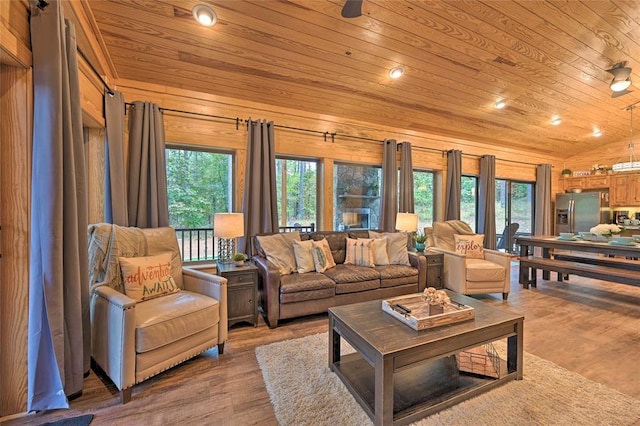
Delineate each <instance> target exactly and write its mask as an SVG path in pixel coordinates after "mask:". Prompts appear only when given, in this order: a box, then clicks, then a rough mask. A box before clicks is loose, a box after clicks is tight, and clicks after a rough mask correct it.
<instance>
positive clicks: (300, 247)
mask: <svg viewBox="0 0 640 426" xmlns="http://www.w3.org/2000/svg"><path fill="white" fill-rule="evenodd" d="M312 249H313V241H312V240H307V241H297V240H293V253H294V254H295V256H296V266H297V269H298V273H299V274H304V273H305V272H313V271H315V270H316V267H315V264H314V263H313V254H312V253H311V251H312Z"/></svg>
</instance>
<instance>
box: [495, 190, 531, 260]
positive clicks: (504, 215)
mask: <svg viewBox="0 0 640 426" xmlns="http://www.w3.org/2000/svg"><path fill="white" fill-rule="evenodd" d="M534 191H535V186H534V184H533V183H527V182H516V181H511V180H503V179H496V206H495V209H496V235H497V236H498V241H497V245H498V249H503V250H505V251H508V252H513V251H514V247H515V246H514V244H515V241H514V236H515V235H532V233H533V227H534V222H533V219H534V197H535V195H534ZM510 224H517V229H516V231H515V232H516V233H515V234H514V235H511V234H510V233H509V232H507V233H506V234H507V235H503V230H506V229H507V227H509V226H510ZM513 226H516V225H513ZM503 238H504V240H503Z"/></svg>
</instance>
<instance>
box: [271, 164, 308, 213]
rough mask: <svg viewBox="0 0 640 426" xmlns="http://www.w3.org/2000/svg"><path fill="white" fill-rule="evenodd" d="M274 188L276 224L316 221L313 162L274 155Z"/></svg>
mask: <svg viewBox="0 0 640 426" xmlns="http://www.w3.org/2000/svg"><path fill="white" fill-rule="evenodd" d="M276 191H277V199H278V218H279V219H278V223H279V225H280V226H297V225H305V226H306V225H311V224H312V223H314V224H315V223H317V205H318V163H317V162H316V161H308V160H296V159H288V158H276Z"/></svg>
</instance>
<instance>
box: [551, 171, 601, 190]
mask: <svg viewBox="0 0 640 426" xmlns="http://www.w3.org/2000/svg"><path fill="white" fill-rule="evenodd" d="M610 178H611V176H609V175H606V174H605V175H590V176H574V177H568V178H564V179H562V183H563V189H564V190H565V191H568V190H571V189H576V188H579V189H603V188H609V185H610V184H611V179H610Z"/></svg>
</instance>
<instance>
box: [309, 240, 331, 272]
mask: <svg viewBox="0 0 640 426" xmlns="http://www.w3.org/2000/svg"><path fill="white" fill-rule="evenodd" d="M311 255H312V256H313V264H314V266H315V268H316V271H318V272H324V271H326V270H327V269H331V268H334V267H335V266H336V262H335V260H333V254H332V253H331V247H329V242H328V241H327V239H326V238H323V239H321V240H320V241H313V246H312V248H311Z"/></svg>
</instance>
